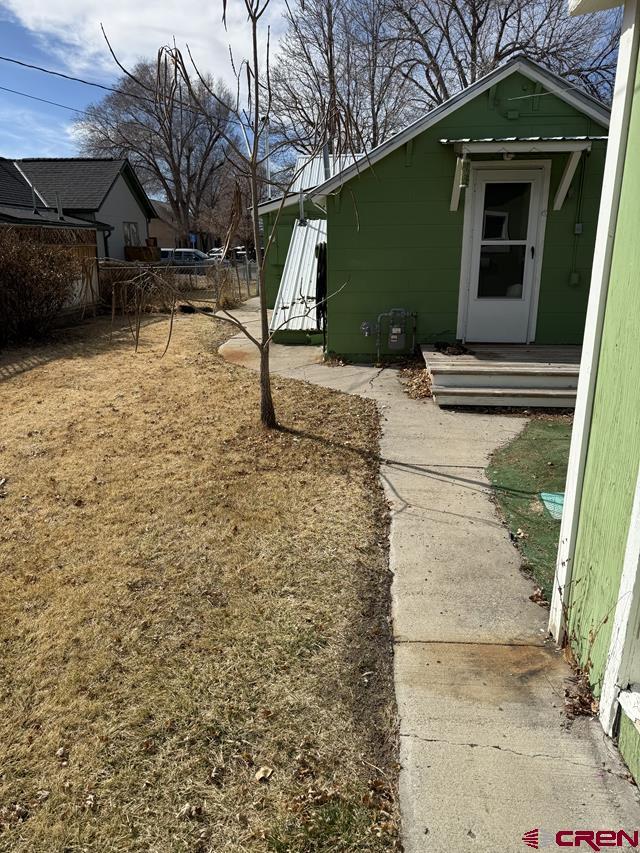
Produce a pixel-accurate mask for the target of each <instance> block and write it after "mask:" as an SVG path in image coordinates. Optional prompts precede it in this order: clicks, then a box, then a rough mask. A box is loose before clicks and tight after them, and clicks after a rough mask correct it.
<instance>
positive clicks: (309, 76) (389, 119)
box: [272, 0, 409, 154]
mask: <svg viewBox="0 0 640 853" xmlns="http://www.w3.org/2000/svg"><path fill="white" fill-rule="evenodd" d="M392 11H393V9H392V7H391V5H390V0H291V2H290V3H289V2H288V3H287V6H286V12H285V18H286V20H287V24H288V28H287V32H286V33H285V35H284V37H283V38H282V40H281V43H280V46H279V50H278V54H277V57H276V59H275V61H274V68H273V81H272V82H273V126H274V130H275V131H276V133H278V135H279V136H280V138H282V139H284V140H285V141H286V142H287V143H288V144H289V145H290V146H292V147H293V148H295V149H296V150H297V151H301V152H308V151H310V150H313V149H314V148H315V147H317V146H318V145H321V144H322V142H323V141H324V140H323V139H320V138H319V137H318V132H317V131H318V128H319V127H321V126H323V124H324V123H323V121H322V117H323V116H326V117H327V121H326V130H327V137H328V143H329V146H330V150H331V152H332V153H336V154H341V153H343V152H345V151H351V150H354V149H355V148H358V149H360V150H362V149H368V148H371V147H374V146H375V145H377V144H378V143H379V142H382V141H383V140H384V139H385V138H386V137H387V136H389V135H390V134H391V133H393V132H395V131H396V130H398V129H399V128H400V127H402V126H403V125H404V124H405V122H406V117H407V108H408V106H409V104H408V103H407V101H406V99H405V94H406V93H405V89H407V88H408V86H407V80H406V77H404V76H403V74H402V73H401V72H400V69H399V50H400V44H399V42H398V40H397V38H396V33H395V31H393V30H392V29H391V14H392Z"/></svg>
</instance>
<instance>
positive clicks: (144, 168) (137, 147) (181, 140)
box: [77, 51, 230, 241]
mask: <svg viewBox="0 0 640 853" xmlns="http://www.w3.org/2000/svg"><path fill="white" fill-rule="evenodd" d="M116 88H117V89H118V91H117V92H111V93H109V94H108V95H107V96H106V97H105V98H104V99H103V100H101V101H99V102H98V103H96V104H92V105H91V106H89V107H88V108H87V110H86V114H85V115H84V116H83V117H82V118H81V119H80V120H79V121H78V124H77V127H78V129H79V131H80V134H81V138H82V150H83V151H84V152H85V153H87V154H90V155H92V156H109V157H125V156H126V157H128V158H129V159H130V160H131V162H132V164H133V165H134V166H135V168H136V171H137V173H138V175H139V176H140V179H141V180H142V182H143V183H144V184H145V186H146V188H147V189H148V190H149V191H150V192H156V193H157V192H160V193H162V194H163V195H164V196H165V197H166V199H167V202H168V203H169V204H170V205H171V209H172V211H173V215H174V217H175V219H176V222H178V223H179V226H180V230H181V237H182V239H183V240H184V241H186V240H187V237H188V234H189V232H190V231H191V230H195V229H196V228H197V225H198V222H199V221H200V219H201V217H202V214H203V213H204V211H205V210H206V209H211V208H212V207H215V205H216V200H217V194H218V191H219V188H220V180H219V178H220V177H221V170H222V167H223V165H224V163H225V158H226V147H227V143H226V141H225V135H229V133H230V128H228V127H227V121H228V117H229V106H228V104H229V100H230V95H229V93H228V92H227V90H226V89H225V88H224V87H223V86H222V85H221V84H215V83H214V82H213V81H212V80H211V78H209V77H205V78H203V80H202V81H200V80H198V81H191V80H189V79H187V78H185V76H184V73H183V72H182V71H179V70H176V68H175V66H174V65H172V59H171V56H170V55H168V54H167V53H166V52H163V51H160V52H159V54H158V57H157V60H156V61H155V62H150V61H146V62H140V63H139V64H138V65H136V67H135V68H134V69H133V71H132V72H131V73H130V74H129V73H126V74H124V76H123V77H122V78H121V80H120V81H119V82H118V84H117V86H116ZM192 92H195V94H196V96H197V97H196V98H194V97H192Z"/></svg>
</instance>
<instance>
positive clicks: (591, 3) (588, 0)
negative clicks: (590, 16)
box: [569, 0, 624, 15]
mask: <svg viewBox="0 0 640 853" xmlns="http://www.w3.org/2000/svg"><path fill="white" fill-rule="evenodd" d="M623 3H624V0H569V14H570V15H586V14H587V13H589V12H601V11H602V10H603V9H613V8H615V7H616V6H622V5H623Z"/></svg>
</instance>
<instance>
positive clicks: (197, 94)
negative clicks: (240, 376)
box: [109, 0, 327, 428]
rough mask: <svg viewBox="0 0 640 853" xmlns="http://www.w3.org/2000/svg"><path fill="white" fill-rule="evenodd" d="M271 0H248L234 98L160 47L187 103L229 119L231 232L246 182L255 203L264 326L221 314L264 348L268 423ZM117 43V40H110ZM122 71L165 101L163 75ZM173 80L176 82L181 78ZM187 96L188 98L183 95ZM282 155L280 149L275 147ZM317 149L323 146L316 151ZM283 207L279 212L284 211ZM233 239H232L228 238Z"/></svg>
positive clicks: (183, 57)
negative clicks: (265, 203) (265, 228)
mask: <svg viewBox="0 0 640 853" xmlns="http://www.w3.org/2000/svg"><path fill="white" fill-rule="evenodd" d="M270 2H271V0H243V3H244V8H245V11H246V15H247V26H248V29H249V43H250V52H249V56H248V57H247V58H244V59H243V60H242V61H241V62H240V63H239V64H236V62H235V61H234V58H233V56H232V57H231V63H232V68H233V72H234V75H235V78H236V87H235V93H234V94H233V96H232V97H231V98H228V97H227V96H226V93H220V91H219V90H218V89H217V88H216V87H214V86H213V85H212V84H211V81H210V80H209V79H208V78H207V76H206V75H205V74H203V73H202V72H201V71H200V69H199V68H198V67H197V65H196V63H195V62H194V60H193V56H192V54H191V52H190V51H189V48H188V47H187V50H186V53H185V54H183V52H182V51H181V50H180V49H179V48H177V47H176V46H172V47H164V48H162V49H161V50H160V52H159V58H158V67H160V68H167V69H171V70H172V72H173V74H174V77H175V80H176V81H177V80H180V81H182V82H183V83H184V84H185V87H186V89H187V92H186V97H187V101H186V103H188V104H189V109H190V110H191V111H192V112H196V113H203V114H204V115H208V114H209V112H210V105H211V103H214V104H217V105H218V107H219V108H220V110H221V111H224V116H225V121H224V122H222V121H221V122H220V123H219V124H218V129H219V133H220V138H221V139H222V140H223V142H224V145H225V155H226V159H227V162H228V163H229V164H230V165H231V167H232V168H233V170H234V173H235V174H236V175H237V176H238V177H237V181H236V188H235V191H234V193H233V203H232V205H231V210H230V214H229V219H230V221H229V224H228V229H227V233H228V235H231V234H233V233H235V232H237V229H238V228H239V223H240V221H241V218H242V215H243V213H244V209H243V205H244V203H245V202H244V196H243V192H242V182H243V181H244V182H245V185H246V186H248V188H249V194H250V200H251V206H250V217H251V231H252V236H253V242H254V245H255V253H256V266H257V276H258V287H259V296H260V331H259V333H258V332H254V331H253V330H252V329H249V328H248V327H247V326H246V325H245V324H244V323H242V322H241V321H240V320H239V319H238V318H237V317H235V316H233V314H231V313H230V312H229V311H228V310H226V309H222V310H221V311H219V312H218V314H217V316H218V317H220V318H222V319H224V320H226V321H227V322H229V323H231V324H232V325H233V326H234V327H235V328H237V329H238V330H240V331H241V332H242V333H243V334H244V335H246V337H247V338H248V339H249V340H250V341H251V342H252V343H253V344H255V346H256V347H257V349H258V351H259V354H260V420H261V422H262V424H263V425H264V426H265V427H268V428H275V427H277V426H278V422H277V419H276V413H275V408H274V404H273V396H272V392H271V376H270V372H269V350H270V345H271V340H272V337H273V333H271V332H270V330H269V316H268V312H267V301H266V300H267V297H266V290H265V281H264V270H265V258H266V256H267V254H268V252H269V250H270V248H271V245H272V240H273V232H272V235H269V236H267V238H266V245H265V247H264V250H263V248H262V245H261V235H260V217H259V213H258V204H259V202H260V200H261V188H262V185H263V183H264V181H265V176H264V171H265V169H264V167H265V160H266V157H265V149H266V146H265V141H266V135H267V133H269V126H270V116H271V109H272V96H271V77H270V64H269V63H270V60H269V29H268V27H266V26H264V25H263V22H262V18H263V16H264V14H265V12H266V10H267V8H268V7H269V4H270ZM225 17H226V0H223V23H226V21H225ZM109 47H110V48H111V46H109ZM112 54H113V56H114V59H115V61H116V62H117V63H118V66H119V67H120V69H121V71H123V73H124V74H125V76H126V77H127V78H129V79H130V80H131V81H132V82H133V83H135V84H136V85H138V86H140V87H141V90H142V92H143V93H144V97H145V98H148V99H151V100H152V101H162V98H163V96H162V85H161V84H162V82H163V81H160V80H158V79H155V80H147V79H143V78H141V77H139V76H137V75H136V73H135V72H132V71H129V70H128V69H126V68H125V67H124V66H123V65H122V64H121V63H120V62H119V61H118V59H117V57H116V56H115V53H113V51H112ZM169 84H170V85H176V84H175V82H174V83H173V84H171V82H170V81H169ZM180 100H181V102H185V99H184V97H182V98H181V99H180ZM319 125H321V126H320V127H319V129H318V131H317V137H318V138H319V139H323V140H324V139H325V138H326V136H327V129H326V117H325V118H324V120H323V121H320V120H319ZM275 153H276V155H277V153H278V152H277V151H276V152H275ZM316 153H317V151H316ZM295 178H296V173H295V171H294V172H293V173H292V174H291V175H290V183H289V187H290V186H291V184H292V183H293V181H294V180H295ZM286 195H287V188H285V192H284V194H283V197H282V200H281V204H280V210H282V206H283V205H284V201H285V199H286ZM280 210H279V211H278V212H277V214H276V224H277V218H278V217H279V214H280ZM227 244H228V241H227Z"/></svg>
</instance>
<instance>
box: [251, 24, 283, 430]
mask: <svg viewBox="0 0 640 853" xmlns="http://www.w3.org/2000/svg"><path fill="white" fill-rule="evenodd" d="M251 26H252V41H253V71H254V74H253V80H254V84H253V85H254V92H253V98H254V100H253V109H254V122H253V133H254V137H253V146H252V152H251V163H250V170H251V171H250V180H251V222H252V225H253V242H254V247H255V252H256V263H257V267H258V286H259V288H260V333H261V339H260V340H261V344H260V420H261V422H262V424H263V426H265V427H267V428H268V429H274V428H275V427H277V426H278V421H277V420H276V412H275V408H274V406H273V397H272V396H271V375H270V373H269V315H268V314H267V292H266V288H265V286H264V258H263V257H262V247H261V245H260V220H259V214H258V201H259V199H258V155H259V152H258V146H259V143H260V136H259V128H260V84H259V74H258V63H259V54H258V22H257V18H255V17H252V19H251Z"/></svg>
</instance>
